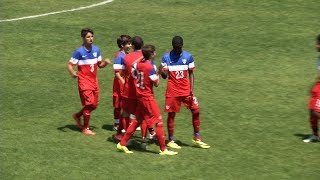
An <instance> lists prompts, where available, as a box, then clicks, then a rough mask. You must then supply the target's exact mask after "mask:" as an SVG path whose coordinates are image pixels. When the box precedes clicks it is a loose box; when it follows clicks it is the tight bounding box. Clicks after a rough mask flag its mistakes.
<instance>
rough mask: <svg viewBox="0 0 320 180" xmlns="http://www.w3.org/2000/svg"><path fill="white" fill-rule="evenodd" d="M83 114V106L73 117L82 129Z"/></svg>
mask: <svg viewBox="0 0 320 180" xmlns="http://www.w3.org/2000/svg"><path fill="white" fill-rule="evenodd" d="M82 115H83V108H82V109H81V110H80V111H79V112H77V113H73V114H72V118H73V119H74V120H75V122H76V124H77V126H78V128H79V129H82V124H81V116H82Z"/></svg>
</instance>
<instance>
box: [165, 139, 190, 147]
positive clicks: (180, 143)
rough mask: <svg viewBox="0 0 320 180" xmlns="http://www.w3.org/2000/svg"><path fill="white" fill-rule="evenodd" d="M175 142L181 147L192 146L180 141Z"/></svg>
mask: <svg viewBox="0 0 320 180" xmlns="http://www.w3.org/2000/svg"><path fill="white" fill-rule="evenodd" d="M174 142H175V143H177V144H178V145H179V146H192V145H190V144H186V143H184V142H182V141H179V140H174ZM166 143H168V142H166Z"/></svg>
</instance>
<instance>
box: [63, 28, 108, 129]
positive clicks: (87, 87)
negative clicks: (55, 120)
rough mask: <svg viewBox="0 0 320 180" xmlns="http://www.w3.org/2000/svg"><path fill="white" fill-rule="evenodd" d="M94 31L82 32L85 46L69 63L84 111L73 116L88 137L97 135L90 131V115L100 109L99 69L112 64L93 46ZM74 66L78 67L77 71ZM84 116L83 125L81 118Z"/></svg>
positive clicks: (80, 48)
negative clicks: (76, 81) (76, 82)
mask: <svg viewBox="0 0 320 180" xmlns="http://www.w3.org/2000/svg"><path fill="white" fill-rule="evenodd" d="M93 34H94V33H93V30H92V29H89V28H84V29H82V30H81V37H82V40H83V44H82V46H81V47H79V48H78V49H77V50H76V51H74V53H73V55H72V57H71V59H70V61H69V63H68V71H69V73H70V74H71V76H72V77H74V78H78V90H79V95H80V100H81V103H82V109H81V110H80V111H79V112H77V113H74V114H73V115H72V117H73V119H74V120H75V121H76V123H77V126H78V127H79V128H80V129H82V133H83V134H86V135H95V133H94V132H93V131H92V130H90V129H89V122H90V114H91V112H92V111H93V110H95V109H96V108H97V107H98V103H99V83H98V78H97V68H98V67H99V68H104V67H105V66H107V65H108V64H110V60H109V59H105V60H104V61H103V60H102V57H101V54H100V49H99V48H98V47H97V46H94V45H93ZM74 66H77V67H78V71H75V70H74V69H73V68H74ZM82 116H83V121H84V122H83V124H82V123H81V120H80V118H81V117H82Z"/></svg>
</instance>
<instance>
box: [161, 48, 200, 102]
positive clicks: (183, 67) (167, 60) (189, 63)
mask: <svg viewBox="0 0 320 180" xmlns="http://www.w3.org/2000/svg"><path fill="white" fill-rule="evenodd" d="M161 64H162V66H163V68H162V69H163V70H165V71H166V70H167V71H168V85H167V90H166V97H179V96H188V95H190V82H189V77H188V75H189V73H188V71H193V69H194V68H195V65H194V61H193V56H192V54H190V53H189V52H187V51H184V50H182V53H181V54H179V55H177V54H175V53H174V52H173V51H170V52H167V53H165V54H164V55H163V56H162V62H161Z"/></svg>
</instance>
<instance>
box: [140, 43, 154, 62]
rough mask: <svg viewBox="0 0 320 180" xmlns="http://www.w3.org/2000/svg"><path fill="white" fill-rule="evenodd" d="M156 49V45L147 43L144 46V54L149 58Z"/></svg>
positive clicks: (145, 57)
mask: <svg viewBox="0 0 320 180" xmlns="http://www.w3.org/2000/svg"><path fill="white" fill-rule="evenodd" d="M155 51H156V47H155V46H154V45H150V44H149V45H145V46H143V47H142V54H143V57H144V59H146V60H149V59H150V57H151V55H152V54H153V53H154V52H155Z"/></svg>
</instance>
